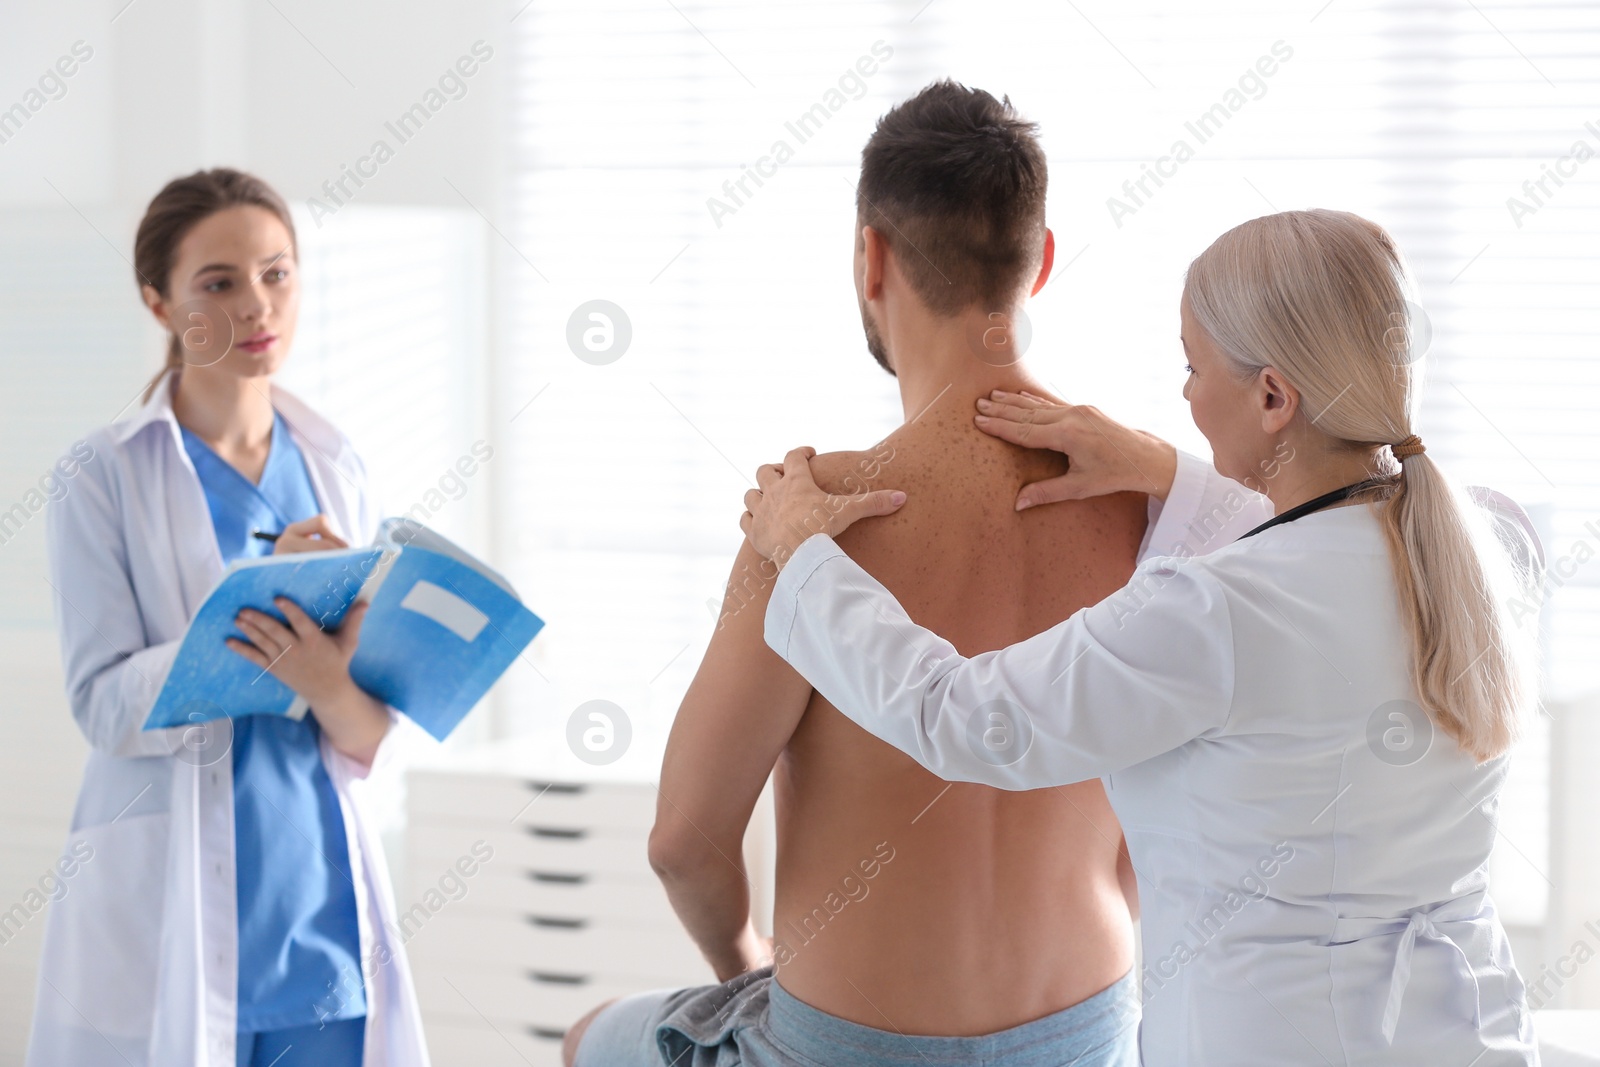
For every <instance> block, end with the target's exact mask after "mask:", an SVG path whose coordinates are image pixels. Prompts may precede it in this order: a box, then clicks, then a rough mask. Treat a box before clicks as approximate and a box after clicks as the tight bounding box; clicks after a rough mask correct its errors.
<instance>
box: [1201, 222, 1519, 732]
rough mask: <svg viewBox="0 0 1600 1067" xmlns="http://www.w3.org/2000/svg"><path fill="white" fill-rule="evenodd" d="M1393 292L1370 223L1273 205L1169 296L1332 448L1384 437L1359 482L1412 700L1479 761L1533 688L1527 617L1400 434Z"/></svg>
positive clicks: (1411, 330) (1482, 519)
mask: <svg viewBox="0 0 1600 1067" xmlns="http://www.w3.org/2000/svg"><path fill="white" fill-rule="evenodd" d="M1409 291H1410V285H1409V280H1408V278H1407V275H1406V270H1405V264H1404V262H1403V260H1402V259H1401V256H1400V253H1399V251H1398V249H1397V248H1396V247H1395V245H1394V242H1393V241H1392V240H1391V239H1390V237H1389V235H1388V234H1387V233H1386V232H1384V230H1383V229H1382V228H1381V227H1379V226H1378V225H1376V224H1375V223H1372V222H1369V221H1367V220H1366V219H1363V218H1360V217H1359V216H1356V215H1352V214H1349V213H1346V212H1338V211H1323V210H1317V211H1288V212H1283V213H1280V214H1277V215H1268V216H1266V217H1264V218H1259V219H1255V220H1253V221H1251V222H1247V223H1245V224H1244V225H1242V226H1238V227H1236V228H1234V229H1232V230H1230V231H1228V232H1227V233H1225V234H1223V235H1222V236H1221V237H1220V238H1218V239H1217V241H1216V242H1215V243H1213V244H1212V245H1211V247H1210V248H1208V249H1206V251H1205V252H1203V253H1202V254H1201V255H1200V257H1199V258H1198V259H1196V260H1195V261H1194V263H1193V264H1191V265H1190V267H1189V273H1188V277H1187V279H1186V281H1185V285H1184V300H1185V301H1186V302H1187V304H1188V307H1189V309H1190V312H1191V314H1193V315H1194V317H1195V319H1196V321H1197V322H1198V323H1199V324H1200V326H1201V327H1202V328H1203V329H1204V330H1205V331H1206V333H1207V334H1208V335H1209V336H1210V338H1211V339H1212V340H1213V341H1214V342H1216V344H1217V346H1218V347H1219V348H1220V349H1221V350H1222V351H1223V352H1224V353H1225V354H1226V356H1227V357H1228V358H1229V360H1230V361H1231V362H1232V363H1233V364H1234V365H1235V367H1236V369H1237V370H1238V371H1239V373H1240V374H1241V376H1249V375H1253V374H1255V373H1256V372H1258V371H1259V370H1260V369H1261V368H1263V367H1266V366H1272V367H1275V368H1277V369H1278V370H1279V371H1280V372H1282V374H1283V375H1284V376H1285V377H1286V378H1287V379H1288V380H1289V381H1290V382H1292V383H1294V385H1295V386H1296V388H1298V389H1299V390H1300V393H1301V397H1302V410H1303V411H1305V412H1307V413H1308V414H1307V416H1306V417H1307V418H1308V419H1309V420H1310V421H1311V422H1313V423H1314V424H1315V425H1316V427H1317V428H1318V429H1320V430H1321V431H1323V432H1324V433H1326V434H1328V436H1329V437H1330V438H1331V439H1332V440H1333V442H1334V443H1335V446H1336V447H1344V448H1348V449H1350V450H1372V449H1373V448H1374V447H1375V446H1379V445H1389V446H1390V448H1391V451H1390V455H1389V456H1387V457H1384V458H1385V459H1386V460H1387V462H1388V469H1387V470H1380V471H1377V472H1375V473H1374V476H1373V478H1372V480H1371V481H1370V482H1368V483H1366V484H1365V485H1364V487H1363V494H1362V495H1363V497H1364V498H1365V499H1367V500H1369V501H1372V502H1373V503H1374V504H1376V505H1377V506H1378V507H1379V509H1380V516H1381V519H1382V522H1383V529H1384V533H1385V537H1386V539H1387V542H1388V546H1389V556H1390V559H1391V561H1392V562H1393V565H1394V573H1395V586H1396V590H1397V593H1398V599H1399V608H1400V615H1401V619H1402V621H1403V623H1404V625H1405V628H1406V630H1407V632H1408V634H1409V635H1410V638H1411V665H1412V675H1413V678H1414V680H1415V684H1416V689H1417V698H1418V701H1419V703H1421V705H1422V707H1423V708H1425V709H1426V710H1427V712H1428V714H1429V716H1430V717H1431V718H1432V719H1433V722H1434V723H1435V725H1437V726H1438V727H1439V728H1440V729H1441V730H1442V731H1443V732H1444V733H1446V734H1448V735H1449V736H1451V737H1452V738H1454V739H1455V741H1456V743H1457V744H1458V745H1459V746H1460V747H1461V749H1462V750H1464V751H1466V752H1468V753H1470V754H1472V755H1473V756H1475V757H1476V758H1477V759H1479V760H1480V761H1481V760H1488V759H1492V758H1494V757H1496V756H1498V755H1500V754H1501V753H1503V752H1505V751H1506V749H1507V748H1509V747H1510V746H1511V744H1512V742H1513V741H1515V740H1516V738H1517V736H1518V733H1519V731H1520V728H1521V725H1522V723H1523V720H1524V719H1525V717H1526V715H1527V711H1528V709H1529V708H1530V707H1531V706H1532V704H1533V703H1534V702H1535V701H1536V699H1537V681H1536V671H1535V664H1536V656H1535V652H1534V647H1533V643H1534V640H1535V634H1534V630H1533V627H1532V626H1531V625H1530V626H1528V627H1525V628H1524V627H1520V626H1519V625H1518V624H1517V623H1516V622H1515V621H1513V620H1512V618H1511V613H1510V605H1511V603H1512V601H1513V598H1514V597H1515V596H1516V595H1517V594H1518V592H1519V589H1520V588H1521V587H1523V586H1525V585H1526V583H1527V581H1528V576H1527V575H1522V574H1519V573H1517V571H1516V566H1515V564H1514V563H1513V560H1512V558H1511V556H1510V555H1509V554H1508V553H1507V552H1506V551H1505V549H1504V547H1503V546H1502V545H1501V544H1500V543H1499V541H1498V539H1497V538H1496V537H1495V536H1494V533H1493V530H1492V529H1491V527H1490V523H1489V520H1488V518H1487V516H1486V515H1485V514H1484V512H1483V510H1482V509H1481V508H1479V507H1478V506H1476V505H1475V504H1473V503H1472V502H1471V501H1470V500H1468V499H1467V498H1466V497H1465V495H1464V494H1462V493H1461V492H1460V491H1459V490H1458V489H1457V488H1456V487H1454V486H1453V485H1451V483H1450V482H1449V481H1448V480H1447V479H1446V478H1445V476H1444V472H1443V471H1441V470H1440V469H1439V467H1438V465H1437V464H1435V463H1434V462H1433V460H1431V459H1429V458H1428V456H1427V455H1426V454H1425V453H1424V452H1423V450H1422V449H1421V448H1420V447H1419V446H1414V441H1415V438H1414V437H1413V431H1412V414H1413V412H1414V409H1415V405H1416V401H1417V399H1418V397H1419V395H1420V378H1421V370H1420V363H1419V361H1420V357H1421V352H1419V351H1417V344H1418V341H1417V332H1416V327H1417V326H1418V325H1419V324H1418V323H1416V322H1415V321H1413V318H1414V315H1415V313H1416V312H1415V305H1414V304H1412V303H1410V302H1409V301H1408V300H1407V299H1406V297H1407V293H1408V292H1409ZM1312 412H1314V413H1316V414H1314V415H1312V414H1310V413H1312ZM1396 446H1406V447H1399V448H1396ZM1396 453H1398V456H1396ZM1380 455H1381V453H1380Z"/></svg>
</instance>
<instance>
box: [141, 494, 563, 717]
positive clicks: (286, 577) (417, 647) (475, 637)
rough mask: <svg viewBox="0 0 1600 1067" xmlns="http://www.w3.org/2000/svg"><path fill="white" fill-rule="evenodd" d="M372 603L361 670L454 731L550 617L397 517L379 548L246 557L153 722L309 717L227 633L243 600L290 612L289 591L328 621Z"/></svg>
mask: <svg viewBox="0 0 1600 1067" xmlns="http://www.w3.org/2000/svg"><path fill="white" fill-rule="evenodd" d="M364 594H365V595H366V597H367V598H368V599H370V600H371V602H372V606H371V607H370V608H369V609H368V611H367V618H366V621H365V622H364V623H363V624H362V627H361V643H360V645H359V646H358V647H357V649H356V654H355V656H354V658H353V659H352V660H351V661H350V677H351V678H352V679H354V680H355V682H356V684H357V685H359V686H360V687H361V688H362V689H365V690H366V691H367V692H368V693H371V694H372V695H373V696H374V697H376V698H378V699H379V700H381V701H383V702H384V703H385V704H389V705H392V706H394V707H396V708H399V709H400V710H401V711H403V712H405V713H406V715H407V716H409V717H410V718H411V719H412V720H413V721H415V722H416V723H417V725H419V726H421V727H422V728H423V729H424V730H426V731H428V733H430V734H432V735H433V736H434V737H436V738H438V739H440V740H443V739H444V738H445V737H446V736H447V735H448V734H449V733H450V731H451V730H453V729H455V727H456V724H457V723H459V722H460V721H461V720H462V719H463V718H465V717H466V714H467V712H469V711H471V710H472V708H473V707H474V706H475V705H476V704H477V703H478V701H479V700H481V699H482V698H483V695H484V694H485V693H487V692H488V691H489V687H490V686H492V685H493V684H494V683H495V681H496V680H497V679H499V677H500V676H501V675H502V674H504V673H505V671H506V669H507V668H508V667H510V666H511V664H512V662H513V661H514V660H515V659H516V658H517V657H518V656H519V655H521V654H522V650H523V649H524V648H526V647H527V645H528V642H530V641H532V640H533V638H534V635H536V634H537V633H538V632H539V631H540V630H541V629H542V628H543V627H544V622H543V621H542V620H541V619H540V618H539V617H538V616H537V615H535V614H534V613H533V612H531V611H529V610H528V609H527V608H526V607H524V606H523V605H522V601H521V600H520V599H519V598H518V596H517V594H516V591H515V590H514V589H512V588H511V585H510V583H508V582H507V581H506V580H505V579H504V578H502V577H501V576H500V575H498V574H496V573H495V572H494V571H493V570H490V569H489V568H488V567H487V566H486V565H485V564H483V563H482V562H480V561H479V560H477V559H475V558H473V557H472V556H471V555H470V554H469V553H467V552H465V551H463V550H462V549H460V548H458V547H457V546H456V545H454V544H452V543H450V542H449V541H447V540H445V539H444V538H443V537H441V536H439V535H438V534H436V533H434V532H433V531H432V530H429V529H428V528H427V527H425V526H423V525H422V524H421V523H417V522H413V521H411V520H409V519H387V520H385V521H384V523H383V524H382V525H381V526H380V528H379V532H378V537H377V539H376V540H375V541H374V542H373V544H372V545H371V546H369V547H365V548H349V549H338V550H335V551H330V552H300V553H294V554H288V555H282V556H277V555H274V556H264V557H261V558H259V559H251V560H239V561H237V562H235V563H234V564H233V565H232V566H231V567H229V568H228V571H227V573H226V574H225V575H223V578H222V581H221V582H219V583H218V584H217V587H216V588H215V589H213V590H212V591H211V595H210V596H208V597H206V600H205V603H204V604H202V605H201V606H200V610H199V611H198V612H197V613H196V614H195V617H194V618H193V619H192V620H190V622H189V628H188V630H187V631H186V632H185V633H184V636H183V644H182V645H180V646H179V648H178V656H177V659H176V661H174V663H173V665H172V670H171V672H170V673H168V675H167V680H166V683H165V684H164V685H163V686H162V687H161V692H160V693H159V694H158V695H157V697H156V702H155V705H154V706H153V707H152V708H151V709H150V715H149V717H148V718H146V720H145V724H144V728H145V729H146V730H160V729H164V728H168V727H173V726H188V725H192V724H194V723H200V722H205V721H207V720H209V719H219V718H223V717H225V716H226V717H229V718H237V717H239V716H241V715H285V716H289V717H294V718H298V717H299V716H300V715H303V714H304V713H305V710H306V709H305V705H304V702H303V701H301V700H299V698H298V697H297V696H296V695H295V693H294V691H293V690H291V689H290V688H289V687H288V686H286V685H284V684H283V683H282V682H280V681H278V679H276V678H274V677H273V676H272V675H271V674H268V673H266V672H265V671H263V670H262V669H261V668H260V667H257V666H256V665H255V664H253V663H251V662H250V661H248V660H246V659H245V658H244V657H243V656H240V655H239V654H238V653H236V652H234V651H233V650H231V649H229V648H228V646H227V645H226V644H224V643H223V641H224V639H225V638H228V637H239V638H243V637H244V635H243V634H242V633H240V632H239V630H238V628H237V627H235V626H234V623H233V620H234V617H235V616H237V615H238V614H239V611H240V609H242V608H247V607H248V608H254V609H256V610H257V611H261V612H265V613H267V614H269V615H272V616H274V617H276V618H278V619H280V620H281V619H282V618H283V615H282V613H281V612H279V611H278V610H277V608H276V607H274V606H273V598H274V597H279V596H283V597H288V598H289V599H290V600H292V601H294V602H295V603H296V604H299V605H300V606H301V607H302V608H304V609H305V611H306V612H307V613H308V614H309V615H311V617H312V618H314V619H316V620H317V621H318V622H319V623H320V624H321V626H322V628H323V629H325V630H334V629H337V628H338V626H339V623H340V622H341V621H342V620H343V619H344V617H345V614H346V613H347V612H348V611H349V610H350V606H351V605H352V604H354V603H355V602H356V600H357V598H359V597H362V596H363V595H364Z"/></svg>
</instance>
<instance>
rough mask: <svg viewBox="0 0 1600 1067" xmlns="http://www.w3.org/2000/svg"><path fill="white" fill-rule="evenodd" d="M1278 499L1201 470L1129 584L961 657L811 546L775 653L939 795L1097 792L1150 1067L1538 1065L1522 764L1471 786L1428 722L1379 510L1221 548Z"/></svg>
mask: <svg viewBox="0 0 1600 1067" xmlns="http://www.w3.org/2000/svg"><path fill="white" fill-rule="evenodd" d="M1264 505H1265V501H1263V500H1261V499H1260V498H1257V497H1255V496H1254V494H1248V493H1245V491H1244V490H1243V489H1242V488H1241V487H1239V486H1238V485H1236V484H1234V483H1231V482H1229V481H1227V480H1226V479H1223V478H1221V477H1220V476H1218V475H1216V474H1215V472H1213V471H1211V470H1210V467H1209V464H1205V465H1202V464H1201V463H1200V462H1199V461H1197V460H1194V459H1193V458H1192V457H1184V458H1183V460H1182V462H1181V463H1180V467H1179V473H1178V480H1177V483H1176V484H1175V485H1174V487H1173V491H1172V493H1171V494H1170V495H1169V497H1168V500H1167V503H1166V506H1165V507H1164V508H1163V509H1161V512H1160V514H1159V517H1158V519H1157V521H1156V522H1155V523H1154V524H1153V527H1152V530H1151V535H1150V536H1149V537H1148V538H1147V545H1146V551H1147V552H1149V553H1152V554H1153V555H1152V558H1147V559H1145V560H1144V561H1143V562H1141V564H1140V566H1139V567H1138V569H1137V570H1136V571H1135V573H1134V577H1133V579H1132V580H1131V581H1130V583H1129V584H1128V586H1127V587H1126V588H1124V589H1123V590H1122V591H1120V592H1118V593H1116V594H1113V595H1112V596H1111V597H1109V598H1107V599H1106V600H1104V601H1102V602H1101V603H1099V604H1096V605H1094V606H1092V607H1089V608H1086V609H1084V610H1083V611H1080V612H1078V613H1077V614H1075V615H1074V616H1073V617H1072V618H1070V619H1068V620H1067V621H1065V622H1063V623H1061V624H1059V625H1058V626H1055V627H1054V628H1052V629H1050V630H1048V631H1046V632H1044V633H1042V634H1039V635H1037V636H1035V637H1033V638H1031V639H1029V640H1027V641H1023V642H1021V643H1019V644H1017V645H1013V646H1011V647H1010V648H1006V649H1002V650H1000V651H997V652H988V653H984V654H982V655H977V656H973V657H971V658H970V659H968V658H965V657H962V656H961V655H959V654H958V653H957V652H956V650H955V648H954V647H952V646H951V645H950V644H949V643H948V642H946V641H944V640H943V639H941V638H940V637H939V636H938V635H936V634H934V633H932V632H930V631H928V630H925V629H923V628H921V627H918V626H916V625H915V624H914V623H913V622H912V621H911V620H910V619H909V618H908V617H907V616H906V614H905V612H904V611H903V610H902V609H901V608H900V606H899V604H898V603H897V602H896V601H895V600H894V598H893V596H892V595H891V594H890V593H889V591H888V590H886V589H885V588H884V587H883V586H882V585H880V584H879V583H878V582H876V581H875V580H874V579H873V578H872V577H871V576H869V575H868V574H867V573H866V572H865V571H863V570H862V569H861V568H860V567H858V566H857V565H856V564H855V563H853V562H852V561H851V560H850V558H849V557H848V556H846V555H845V554H844V553H843V552H841V551H840V550H839V548H838V546H837V545H835V544H834V543H833V541H832V540H831V539H829V538H827V537H826V536H823V535H817V536H814V537H812V538H811V539H810V540H808V541H807V542H806V543H805V544H803V545H802V546H801V547H800V548H799V549H798V550H797V551H796V552H795V554H794V556H793V558H792V559H791V560H790V561H789V562H788V564H787V565H786V566H785V567H784V569H783V572H782V574H781V575H780V576H779V579H778V581H777V583H776V584H775V587H774V590H773V595H772V600H771V603H770V605H769V606H768V609H767V615H766V639H767V643H768V644H769V645H771V647H772V648H773V649H774V650H775V651H776V652H778V654H779V655H781V656H783V657H784V658H785V659H787V660H788V661H789V662H790V663H791V664H793V665H794V666H795V668H796V669H798V670H799V671H800V673H801V674H803V675H804V676H805V677H806V678H807V679H808V680H809V681H810V682H811V683H812V684H813V685H814V686H815V687H816V688H817V690H818V692H820V693H821V694H822V695H823V696H825V697H827V698H828V700H830V701H832V702H833V704H834V705H835V706H836V707H838V709H839V710H840V711H841V712H843V713H844V714H845V715H847V716H849V717H850V718H851V719H853V720H854V721H856V722H857V723H859V724H860V725H861V726H863V727H864V728H866V729H867V730H869V731H871V732H872V733H873V734H875V735H877V736H878V737H881V738H883V739H884V740H886V741H888V742H889V743H890V744H893V745H895V746H896V747H898V748H900V749H902V750H903V751H905V752H907V753H909V754H910V755H912V756H913V757H914V758H916V759H917V761H918V762H919V763H921V764H922V765H923V766H924V767H926V768H927V769H928V770H930V771H932V772H933V773H934V774H936V775H938V776H939V777H941V778H944V779H947V780H952V781H966V782H981V783H985V784H988V785H993V786H999V787H1001V788H1006V789H1035V788H1043V787H1047V786H1055V785H1061V784H1065V783H1068V782H1076V781H1082V780H1085V779H1089V778H1097V777H1098V778H1102V779H1103V781H1104V783H1105V787H1106V792H1107V795H1108V796H1109V798H1110V800H1111V803H1112V806H1113V807H1114V809H1115V810H1116V813H1117V816H1118V818H1119V819H1120V820H1121V822H1122V827H1123V831H1124V832H1125V833H1126V835H1127V841H1128V849H1129V853H1130V855H1131V857H1132V860H1133V866H1134V869H1135V871H1136V873H1137V875H1138V882H1139V900H1140V907H1141V915H1142V944H1143V970H1142V973H1141V975H1140V976H1139V977H1140V986H1141V991H1142V993H1143V997H1144V1019H1143V1023H1142V1025H1141V1028H1140V1050H1141V1053H1142V1056H1143V1061H1144V1063H1145V1064H1147V1065H1148V1067H1178V1065H1186V1067H1252V1065H1261V1067H1279V1065H1282V1064H1323V1063H1326V1064H1364V1065H1375V1064H1386V1065H1407V1067H1409V1065H1424V1064H1426V1065H1441V1067H1442V1065H1446V1064H1453V1065H1457V1067H1467V1065H1468V1064H1472V1065H1473V1067H1508V1065H1513V1064H1515V1065H1527V1064H1533V1063H1537V1062H1538V1061H1537V1053H1536V1052H1535V1051H1534V1048H1533V1035H1532V1025H1531V1022H1530V1019H1529V1016H1528V1012H1527V1010H1526V1007H1525V1001H1524V991H1523V985H1522V981H1521V979H1520V978H1519V977H1518V975H1517V973H1516V971H1515V969H1514V967H1513V966H1512V962H1511V953H1510V950H1509V948H1508V946H1507V943H1506V938H1505V934H1504V931H1503V930H1502V928H1501V926H1500V923H1499V921H1498V919H1497V918H1496V914H1495V910H1494V905H1493V903H1492V902H1491V901H1490V899H1489V897H1488V894H1487V892H1486V880H1487V878H1486V865H1487V860H1488V856H1489V850H1490V847H1491V845H1492V844H1493V842H1494V838H1495V826H1494V819H1495V815H1496V800H1497V795H1498V792H1499V789H1500V786H1501V783H1502V782H1503V780H1504V776H1505V770H1506V758H1505V757H1503V756H1502V757H1500V758H1498V759H1495V760H1491V761H1490V762H1488V763H1486V764H1484V765H1483V766H1481V767H1480V766H1477V765H1476V764H1475V761H1474V760H1473V759H1472V758H1471V757H1469V756H1467V755H1465V754H1463V753H1462V752H1461V751H1460V750H1459V749H1458V748H1457V747H1456V745H1455V743H1454V742H1453V741H1452V740H1451V739H1450V738H1449V737H1448V736H1447V735H1444V734H1443V733H1442V732H1439V731H1437V730H1430V724H1429V723H1428V722H1427V720H1426V718H1425V716H1423V715H1422V712H1421V709H1420V708H1419V707H1417V705H1416V704H1415V703H1414V701H1415V697H1416V693H1415V687H1414V685H1413V683H1412V679H1411V676H1410V672H1409V666H1408V662H1407V650H1408V648H1409V641H1408V637H1407V635H1406V633H1405V631H1404V629H1403V626H1402V622H1401V619H1400V615H1399V610H1398V603H1397V598H1396V594H1395V587H1394V577H1393V571H1392V568H1391V564H1390V561H1389V554H1388V550H1387V548H1386V545H1385V543H1384V535H1383V531H1382V529H1381V526H1380V523H1379V519H1378V516H1377V515H1376V514H1375V513H1374V511H1373V509H1372V508H1371V507H1369V506H1365V505H1355V506H1349V507H1343V508H1334V509H1330V510H1325V511H1320V512H1316V513H1313V514H1311V515H1307V516H1305V517H1304V518H1301V519H1298V520H1295V521H1293V522H1289V523H1285V524H1281V525H1279V526H1276V527H1273V528H1271V529H1268V530H1265V531H1263V532H1261V533H1259V534H1257V535H1256V536H1254V537H1251V538H1247V539H1245V540H1241V541H1233V543H1231V544H1229V543H1228V542H1229V541H1230V540H1232V539H1233V538H1236V537H1237V536H1238V535H1239V534H1240V533H1242V532H1244V531H1245V530H1247V529H1249V528H1250V527H1251V526H1253V525H1255V524H1256V523H1258V522H1259V521H1261V520H1262V519H1264V518H1266V517H1267V511H1266V508H1265V506H1264ZM1175 552H1176V553H1179V554H1178V555H1173V554H1172V553H1175ZM1190 553H1197V554H1194V555H1190ZM1430 733H1431V735H1432V736H1431V738H1430V736H1429V735H1430ZM955 860H956V861H957V862H959V858H955Z"/></svg>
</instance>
